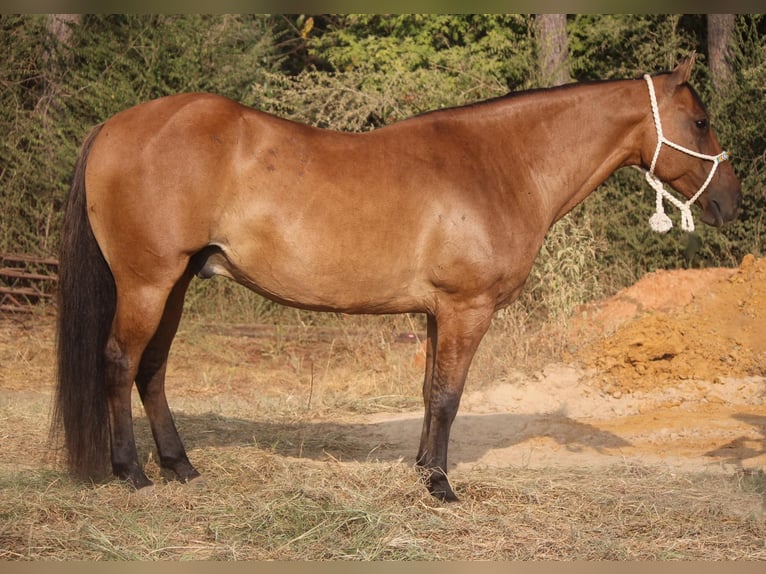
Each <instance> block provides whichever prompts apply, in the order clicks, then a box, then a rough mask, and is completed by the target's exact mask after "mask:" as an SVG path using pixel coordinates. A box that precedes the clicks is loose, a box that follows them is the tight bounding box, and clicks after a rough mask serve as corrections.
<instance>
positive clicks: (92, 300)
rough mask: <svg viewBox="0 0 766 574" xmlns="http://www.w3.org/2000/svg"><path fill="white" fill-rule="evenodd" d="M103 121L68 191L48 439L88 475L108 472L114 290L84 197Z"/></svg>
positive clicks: (87, 143) (74, 468)
mask: <svg viewBox="0 0 766 574" xmlns="http://www.w3.org/2000/svg"><path fill="white" fill-rule="evenodd" d="M100 130H101V127H100V126H98V127H96V128H95V129H94V130H93V131H92V132H91V133H90V134H89V135H88V138H87V139H86V140H85V143H84V144H83V148H82V151H81V153H80V157H79V158H78V160H77V165H76V167H75V172H74V176H73V178H72V186H71V188H70V190H69V198H68V200H67V205H66V211H65V215H64V225H63V230H62V240H61V248H60V252H59V286H58V325H57V334H56V345H57V355H58V371H57V382H56V396H55V402H54V406H53V416H52V422H51V439H52V440H53V441H56V442H55V443H54V444H60V443H59V442H58V441H59V440H60V434H61V431H62V430H63V434H64V436H63V443H64V451H65V455H66V460H67V464H68V466H69V469H70V471H71V472H72V473H73V474H74V475H76V476H78V477H80V478H83V479H93V480H97V479H101V478H103V477H104V476H105V475H106V474H107V472H108V468H109V467H108V463H109V416H108V412H107V402H106V388H105V380H104V347H105V345H106V341H107V338H108V336H109V330H110V328H111V324H112V320H113V318H114V312H115V306H116V295H115V285H114V278H113V277H112V273H111V271H110V270H109V266H108V265H107V263H106V260H105V259H104V256H103V255H102V253H101V250H100V249H99V247H98V244H97V243H96V238H95V237H94V236H93V231H92V230H91V227H90V222H89V221H88V213H87V207H86V203H85V166H86V164H87V162H88V154H89V153H90V149H91V146H92V144H93V141H94V140H95V139H96V136H97V135H98V133H99V131H100Z"/></svg>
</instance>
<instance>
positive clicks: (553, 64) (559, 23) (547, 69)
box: [535, 14, 572, 86]
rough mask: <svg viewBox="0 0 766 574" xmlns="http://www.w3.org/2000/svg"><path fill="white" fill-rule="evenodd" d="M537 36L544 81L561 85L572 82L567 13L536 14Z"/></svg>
mask: <svg viewBox="0 0 766 574" xmlns="http://www.w3.org/2000/svg"><path fill="white" fill-rule="evenodd" d="M535 36H536V39H537V49H538V62H539V69H540V75H541V77H542V83H543V84H544V85H548V86H560V85H561V84H566V83H568V82H570V81H571V80H572V77H571V76H570V74H569V62H568V57H569V49H568V46H567V15H566V14H536V15H535Z"/></svg>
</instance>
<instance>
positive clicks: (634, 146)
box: [489, 81, 651, 223]
mask: <svg viewBox="0 0 766 574" xmlns="http://www.w3.org/2000/svg"><path fill="white" fill-rule="evenodd" d="M642 88H643V91H642ZM645 92H646V89H645V85H644V84H643V82H640V81H619V82H618V81H616V82H602V83H597V84H583V85H576V86H571V87H566V88H562V89H554V90H549V91H541V92H534V93H530V94H525V95H521V96H519V97H518V98H509V99H508V101H507V102H503V104H501V105H503V106H504V107H503V108H498V110H500V109H502V111H503V112H504V117H505V118H506V119H505V120H504V122H498V125H499V127H500V129H499V130H497V132H496V133H495V135H490V136H489V137H497V138H502V140H503V144H504V145H505V146H506V149H508V150H511V151H510V153H509V154H508V162H507V168H506V169H507V170H508V173H507V174H506V178H505V179H506V181H508V182H509V184H511V185H516V184H517V183H516V182H523V184H524V185H527V186H529V191H531V192H533V193H536V194H537V195H538V197H539V199H540V200H541V202H542V203H543V204H544V205H545V206H546V208H547V211H548V214H549V219H550V221H551V223H552V222H554V221H556V220H558V219H559V218H561V217H563V216H564V215H565V214H566V213H568V212H569V211H570V210H571V209H572V208H573V207H575V206H576V205H577V204H578V203H580V202H581V201H582V200H583V199H585V198H586V197H587V196H588V195H589V194H590V193H591V192H592V191H593V190H595V189H596V187H598V186H599V185H600V184H601V183H602V182H603V181H604V180H606V179H607V178H608V177H609V176H610V175H611V174H612V173H613V172H614V171H616V170H617V169H618V168H620V167H622V166H625V165H631V164H635V163H638V161H639V158H640V147H639V146H640V143H641V135H642V132H641V130H642V129H644V128H643V126H644V125H645V124H646V119H647V118H648V117H650V116H651V109H650V105H649V99H648V95H647V94H646V93H645ZM503 123H504V124H505V126H504V127H503V126H502V124H503ZM509 136H510V137H509ZM511 192H512V193H514V191H512V190H511Z"/></svg>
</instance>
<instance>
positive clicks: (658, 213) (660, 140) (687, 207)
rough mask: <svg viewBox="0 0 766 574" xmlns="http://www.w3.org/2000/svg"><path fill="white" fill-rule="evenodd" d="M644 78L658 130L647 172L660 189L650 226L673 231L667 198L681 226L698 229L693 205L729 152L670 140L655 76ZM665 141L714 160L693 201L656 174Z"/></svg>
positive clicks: (650, 179)
mask: <svg viewBox="0 0 766 574" xmlns="http://www.w3.org/2000/svg"><path fill="white" fill-rule="evenodd" d="M644 80H646V84H647V85H648V86H649V97H650V99H651V101H652V115H653V116H654V127H655V129H656V130H657V147H656V148H655V150H654V157H653V158H652V164H651V165H650V166H649V171H647V172H646V181H648V182H649V185H651V186H652V187H653V188H654V189H655V191H656V192H657V202H656V207H655V212H654V215H652V216H651V217H650V218H649V225H650V226H651V228H652V229H653V230H654V231H657V232H658V233H665V232H667V231H669V230H670V228H671V227H673V222H672V221H671V220H670V217H668V216H667V215H666V214H665V207H664V205H663V203H662V200H663V199H667V200H668V201H669V202H670V203H672V204H673V205H675V206H676V207H677V208H678V209H680V210H681V228H682V229H683V230H684V231H689V232H691V231H694V218H693V217H692V210H691V206H692V204H693V203H694V202H695V201H697V198H698V197H699V196H700V195H702V192H703V191H705V189H707V186H708V185H709V184H710V181H711V180H712V179H713V175H714V174H715V170H716V169H717V168H718V164H719V163H721V162H722V161H726V160H728V159H729V157H730V156H729V152H726V151H722V152H721V153H719V154H718V155H707V154H704V153H699V152H696V151H694V150H690V149H688V148H685V147H683V146H681V145H678V144H677V143H673V142H672V141H670V140H669V139H667V138H666V137H665V136H664V135H663V134H662V122H661V121H660V110H659V107H658V106H657V96H656V95H655V93H654V83H653V82H652V78H651V76H650V75H649V74H644ZM662 144H667V145H669V146H670V147H672V148H674V149H677V150H678V151H682V152H684V153H686V154H689V155H691V156H694V157H697V158H700V159H706V160H708V161H712V162H713V167H712V169H711V170H710V173H709V174H708V176H707V179H706V180H705V183H703V184H702V187H700V188H699V190H697V193H695V194H694V195H693V196H692V197H690V198H689V200H688V201H686V202H685V203H684V202H681V201H680V200H678V199H676V198H675V197H674V196H673V195H671V194H670V192H668V191H666V190H665V187H664V186H663V185H662V182H661V181H660V180H659V178H658V177H657V176H656V175H654V167H655V165H656V164H657V158H658V157H659V156H660V149H661V148H662Z"/></svg>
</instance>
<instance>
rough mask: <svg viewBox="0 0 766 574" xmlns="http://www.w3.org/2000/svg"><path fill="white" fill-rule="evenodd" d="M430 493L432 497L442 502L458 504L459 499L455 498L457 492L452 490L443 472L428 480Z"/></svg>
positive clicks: (436, 473) (434, 473) (433, 475)
mask: <svg viewBox="0 0 766 574" xmlns="http://www.w3.org/2000/svg"><path fill="white" fill-rule="evenodd" d="M426 486H427V488H428V492H430V493H431V496H433V497H434V498H437V499H439V500H442V501H444V502H457V501H458V500H459V499H458V497H457V496H455V492H454V491H453V490H452V487H451V486H450V483H449V481H448V480H447V477H446V476H445V475H444V474H442V473H441V472H438V471H437V472H433V473H432V474H431V477H430V478H429V479H428V481H427V484H426Z"/></svg>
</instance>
